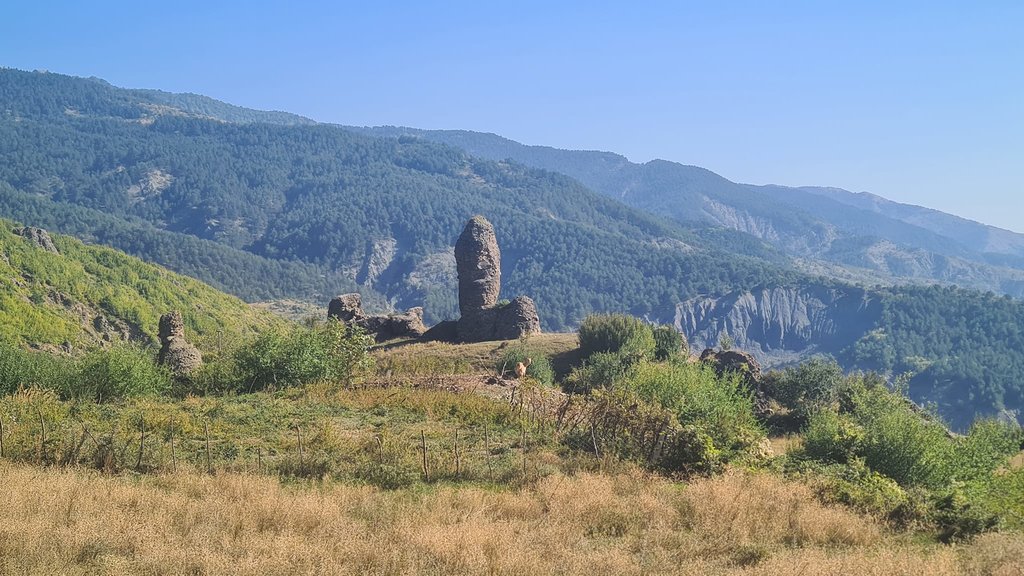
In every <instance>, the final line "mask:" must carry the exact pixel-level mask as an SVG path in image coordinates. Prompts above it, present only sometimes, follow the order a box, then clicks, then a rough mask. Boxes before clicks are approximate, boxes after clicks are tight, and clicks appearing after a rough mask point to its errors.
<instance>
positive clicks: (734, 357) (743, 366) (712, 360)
mask: <svg viewBox="0 0 1024 576" xmlns="http://www.w3.org/2000/svg"><path fill="white" fill-rule="evenodd" d="M700 361H701V362H707V363H709V364H711V365H712V366H713V367H714V368H715V372H717V373H718V374H719V375H722V374H725V373H726V372H738V373H739V374H742V375H743V380H744V382H745V383H747V384H748V385H749V384H759V383H760V382H761V364H759V363H758V361H757V359H756V358H754V356H753V355H752V354H749V353H747V352H743V351H741V350H720V351H718V352H716V351H715V350H714V349H713V348H708V349H706V350H704V352H702V353H701V355H700Z"/></svg>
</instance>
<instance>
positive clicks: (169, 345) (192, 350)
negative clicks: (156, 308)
mask: <svg viewBox="0 0 1024 576" xmlns="http://www.w3.org/2000/svg"><path fill="white" fill-rule="evenodd" d="M159 336H160V354H159V355H158V356H157V360H158V361H159V362H160V364H163V365H165V366H167V367H168V368H169V369H170V371H171V373H172V374H174V375H175V376H177V377H179V378H181V377H185V376H188V375H189V374H191V373H193V372H195V371H196V370H197V369H198V368H199V367H200V366H202V365H203V355H202V354H201V353H200V352H199V349H198V348H196V347H195V346H193V345H191V344H189V343H188V341H187V340H185V322H184V321H183V320H182V318H181V312H178V311H177V310H175V311H173V312H168V313H167V314H164V315H163V316H161V317H160V332H159Z"/></svg>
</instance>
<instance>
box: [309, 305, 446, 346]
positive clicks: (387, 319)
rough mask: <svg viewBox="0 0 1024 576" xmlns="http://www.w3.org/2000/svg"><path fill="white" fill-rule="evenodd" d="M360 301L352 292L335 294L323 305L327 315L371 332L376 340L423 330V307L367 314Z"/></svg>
mask: <svg viewBox="0 0 1024 576" xmlns="http://www.w3.org/2000/svg"><path fill="white" fill-rule="evenodd" d="M362 302H363V301H362V297H361V296H360V295H359V294H355V293H353V294H342V295H341V296H336V297H335V298H334V299H332V300H331V302H330V304H328V306H327V317H328V318H334V319H336V320H340V321H341V322H344V323H345V324H348V325H349V326H358V327H360V328H362V329H363V330H366V331H367V332H368V333H369V334H372V335H373V337H374V339H375V340H376V341H377V342H384V341H386V340H393V339H395V338H419V337H420V336H422V335H423V333H424V332H426V331H427V327H426V326H425V325H424V324H423V308H419V307H417V308H410V309H409V310H407V311H405V312H403V313H399V314H381V315H374V316H369V315H367V314H366V313H365V312H363V303H362Z"/></svg>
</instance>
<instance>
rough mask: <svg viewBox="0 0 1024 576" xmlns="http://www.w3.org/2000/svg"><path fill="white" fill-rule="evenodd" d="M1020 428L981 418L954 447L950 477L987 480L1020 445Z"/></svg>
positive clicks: (1018, 449)
mask: <svg viewBox="0 0 1024 576" xmlns="http://www.w3.org/2000/svg"><path fill="white" fill-rule="evenodd" d="M1021 437H1022V432H1021V429H1020V428H1018V427H1016V426H1010V425H1008V424H1004V423H1002V422H999V421H996V420H979V421H977V422H975V423H974V425H973V426H971V429H970V431H969V432H968V433H967V436H965V437H963V438H960V439H959V440H958V441H957V443H956V447H955V448H954V450H953V456H952V457H953V462H952V463H951V466H950V468H951V471H950V472H951V476H953V477H954V478H956V479H957V480H963V481H979V480H986V479H988V478H990V477H991V476H992V473H993V472H994V471H995V470H997V469H998V468H1000V467H1002V466H1005V465H1006V463H1007V461H1008V460H1009V459H1010V458H1011V457H1012V456H1013V455H1014V454H1017V452H1019V451H1020V447H1021Z"/></svg>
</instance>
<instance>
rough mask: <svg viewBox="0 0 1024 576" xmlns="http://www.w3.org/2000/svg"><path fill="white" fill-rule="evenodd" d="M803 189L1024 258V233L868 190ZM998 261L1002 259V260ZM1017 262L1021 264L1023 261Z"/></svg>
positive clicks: (983, 248)
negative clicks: (886, 197) (898, 200)
mask: <svg viewBox="0 0 1024 576" xmlns="http://www.w3.org/2000/svg"><path fill="white" fill-rule="evenodd" d="M801 190H805V191H807V192H810V193H812V194H817V195H820V196H826V197H828V198H831V199H833V200H835V201H837V202H841V203H843V204H846V205H849V206H856V207H857V208H861V209H863V210H870V211H872V212H876V213H878V214H883V215H885V216H888V217H889V218H894V219H897V220H900V221H902V222H906V223H908V224H913V225H914V226H918V227H920V228H924V229H926V230H931V231H932V232H935V233H936V234H941V235H942V236H945V237H948V238H952V239H953V240H955V241H956V242H958V243H960V244H961V245H963V246H965V247H967V248H969V249H971V250H974V251H976V252H980V253H982V254H986V255H995V254H999V255H1006V256H1015V257H1017V258H1024V234H1018V233H1016V232H1011V231H1009V230H1003V229H1002V228H996V227H995V226H987V225H985V224H980V223H978V222H975V221H973V220H968V219H966V218H961V217H959V216H954V215H952V214H946V213H945V212H941V211H939V210H933V209H931V208H923V207H921V206H914V205H912V204H902V203H899V202H893V201H892V200H887V199H885V198H882V197H881V196H876V195H874V194H870V193H868V192H859V193H854V192H849V191H847V190H843V189H841V188H821V187H813V186H809V187H805V188H801ZM995 260H996V261H997V262H999V261H1000V260H999V259H995ZM1014 265H1015V266H1018V267H1019V266H1021V264H1020V261H1017V262H1016V263H1015V264H1014Z"/></svg>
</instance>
